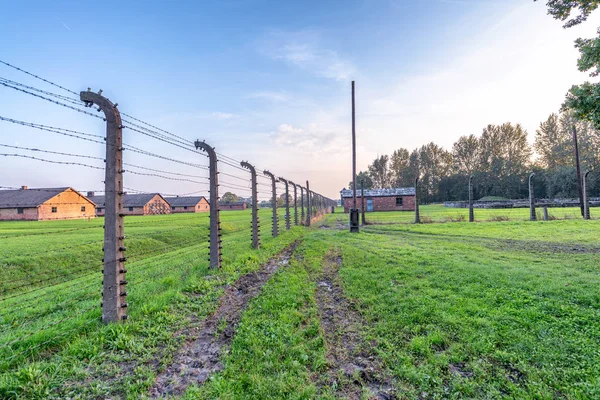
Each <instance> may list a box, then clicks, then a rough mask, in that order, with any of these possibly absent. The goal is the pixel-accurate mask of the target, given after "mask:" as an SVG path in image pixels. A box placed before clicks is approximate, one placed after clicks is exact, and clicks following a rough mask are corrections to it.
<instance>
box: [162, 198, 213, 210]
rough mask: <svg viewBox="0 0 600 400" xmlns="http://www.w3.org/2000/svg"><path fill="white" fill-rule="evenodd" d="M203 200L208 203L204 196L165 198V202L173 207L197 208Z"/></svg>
mask: <svg viewBox="0 0 600 400" xmlns="http://www.w3.org/2000/svg"><path fill="white" fill-rule="evenodd" d="M202 199H204V200H205V201H207V202H208V200H206V198H205V197H204V196H178V197H165V200H166V201H167V202H168V203H169V204H170V205H171V206H173V207H195V206H196V205H197V204H198V203H200V201H201V200H202Z"/></svg>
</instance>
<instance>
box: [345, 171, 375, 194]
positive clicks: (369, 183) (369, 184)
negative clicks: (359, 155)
mask: <svg viewBox="0 0 600 400" xmlns="http://www.w3.org/2000/svg"><path fill="white" fill-rule="evenodd" d="M361 182H363V183H364V185H365V189H372V188H373V180H372V179H371V177H370V176H369V173H368V172H366V171H360V172H359V173H358V174H356V189H357V190H358V189H360V187H361V186H360V183H361ZM348 188H349V189H350V190H352V181H350V183H348Z"/></svg>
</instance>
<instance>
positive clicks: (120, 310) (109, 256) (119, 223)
mask: <svg viewBox="0 0 600 400" xmlns="http://www.w3.org/2000/svg"><path fill="white" fill-rule="evenodd" d="M79 96H80V98H81V100H82V101H83V102H85V104H86V106H87V107H92V106H93V105H94V104H95V105H97V106H98V107H99V109H100V110H102V111H103V112H104V116H105V119H106V160H105V162H106V167H105V179H104V192H105V193H104V194H105V196H104V199H105V200H104V202H105V203H104V207H105V209H104V210H105V211H104V259H103V262H104V270H103V276H104V278H103V283H102V287H103V288H102V322H104V323H105V324H108V323H110V322H115V321H123V320H125V319H127V302H126V296H127V288H126V285H127V280H126V279H125V273H126V272H127V271H126V269H125V264H124V263H125V260H126V258H125V246H124V242H123V241H124V239H125V235H124V231H123V132H122V130H123V125H122V122H121V114H120V113H119V110H118V109H117V104H113V103H112V102H111V101H110V100H108V99H107V98H105V97H103V96H102V91H100V92H98V93H93V92H91V91H90V90H89V89H88V91H87V92H86V91H83V92H81V93H80V95H79Z"/></svg>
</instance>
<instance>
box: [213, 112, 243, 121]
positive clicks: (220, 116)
mask: <svg viewBox="0 0 600 400" xmlns="http://www.w3.org/2000/svg"><path fill="white" fill-rule="evenodd" d="M210 116H211V117H213V118H216V119H232V118H236V117H237V115H236V114H231V113H226V112H220V111H215V112H212V113H210Z"/></svg>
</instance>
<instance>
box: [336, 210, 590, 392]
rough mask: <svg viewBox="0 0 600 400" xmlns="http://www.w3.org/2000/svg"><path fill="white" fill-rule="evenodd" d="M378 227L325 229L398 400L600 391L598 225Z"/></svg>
mask: <svg viewBox="0 0 600 400" xmlns="http://www.w3.org/2000/svg"><path fill="white" fill-rule="evenodd" d="M339 217H340V216H338V218H339ZM344 217H345V216H342V218H344ZM386 228H388V229H387V230H384V231H382V230H381V227H380V226H376V225H374V226H368V227H364V228H363V229H362V232H361V233H360V234H358V235H356V234H354V235H351V234H350V233H347V232H345V231H343V232H336V233H332V234H331V235H332V236H333V237H332V240H334V241H335V242H337V243H340V244H341V249H342V256H343V259H344V262H343V267H342V269H341V271H340V274H341V277H342V280H343V282H344V284H345V288H346V291H347V292H346V293H347V295H348V296H349V297H350V298H352V299H353V300H355V301H357V302H358V303H359V304H360V308H361V313H362V314H363V316H364V317H365V319H366V321H367V324H366V326H365V328H364V336H365V340H371V341H374V343H377V346H376V349H377V352H378V354H379V355H380V357H381V358H382V359H383V361H384V363H385V364H386V366H387V368H389V370H390V371H391V372H392V373H393V375H394V376H395V377H396V378H397V379H398V388H399V390H400V391H401V393H402V397H405V398H415V397H419V396H422V395H424V394H426V397H438V398H456V397H476V398H500V397H511V398H556V397H566V398H598V397H599V396H600V379H599V378H598V377H599V376H600V353H599V352H598V348H600V318H599V317H600V289H598V288H599V287H600V274H599V272H600V268H599V267H598V265H599V261H600V257H599V255H598V251H597V248H595V249H594V248H592V249H590V250H589V251H586V250H585V249H584V250H580V249H579V248H578V247H577V246H579V244H580V243H581V242H583V243H584V244H587V245H593V246H597V239H596V238H597V237H598V231H599V228H600V225H599V223H598V222H597V221H581V220H579V221H550V222H536V223H517V222H508V223H485V224H483V223H482V224H468V223H448V224H437V225H436V224H428V225H412V226H411V225H391V226H386ZM507 239H508V240H507ZM574 249H577V251H574Z"/></svg>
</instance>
